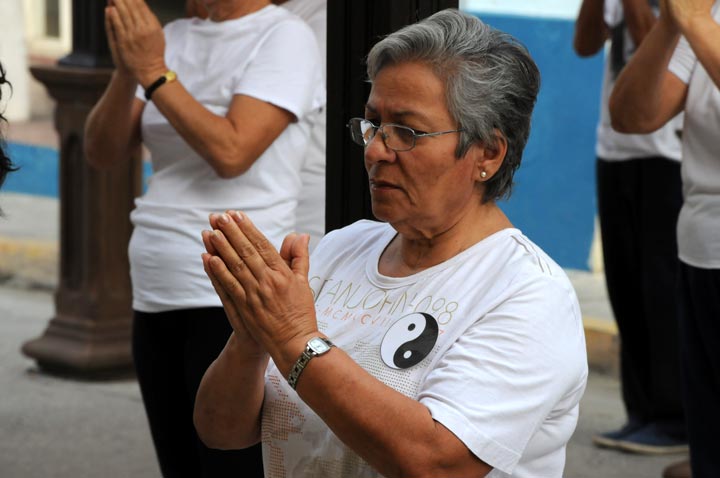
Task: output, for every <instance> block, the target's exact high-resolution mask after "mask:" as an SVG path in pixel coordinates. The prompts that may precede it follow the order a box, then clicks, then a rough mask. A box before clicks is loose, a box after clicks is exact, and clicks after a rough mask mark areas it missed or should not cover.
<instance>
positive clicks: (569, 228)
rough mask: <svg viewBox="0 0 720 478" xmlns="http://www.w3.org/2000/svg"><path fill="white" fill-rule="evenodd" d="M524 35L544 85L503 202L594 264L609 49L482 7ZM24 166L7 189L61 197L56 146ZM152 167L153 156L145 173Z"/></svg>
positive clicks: (550, 242)
mask: <svg viewBox="0 0 720 478" xmlns="http://www.w3.org/2000/svg"><path fill="white" fill-rule="evenodd" d="M476 15H477V16H478V17H480V18H482V19H483V21H485V22H486V23H488V24H490V25H492V26H494V27H496V28H498V29H500V30H504V31H507V32H508V33H510V34H512V35H514V36H515V37H517V38H518V39H519V40H520V41H522V42H523V43H524V44H525V45H526V46H527V47H528V49H529V50H530V53H531V54H532V56H533V58H535V60H536V62H537V63H538V66H539V68H540V71H541V74H542V89H541V91H540V96H539V98H538V103H537V107H536V110H535V115H534V118H533V124H532V133H531V135H530V141H529V142H528V145H527V148H526V150H525V155H524V159H523V164H522V166H521V167H520V169H519V171H518V173H517V175H516V180H515V182H516V185H515V189H514V193H513V196H512V197H511V198H510V200H508V201H507V202H503V203H502V207H503V209H504V210H505V211H506V213H507V214H508V215H509V216H510V219H511V220H512V221H513V222H514V224H515V225H516V226H517V227H519V228H520V229H522V230H523V231H524V232H525V233H526V234H527V235H528V236H529V237H530V238H531V239H532V240H533V241H535V242H536V243H537V244H538V245H540V247H542V248H543V249H545V251H547V252H548V253H549V254H550V255H551V256H552V257H553V258H554V259H555V260H556V261H557V262H558V263H559V264H560V265H561V266H563V267H566V268H573V269H588V258H589V253H590V245H591V242H592V237H593V228H594V217H595V210H596V206H595V180H594V164H595V150H594V147H595V146H594V145H595V124H596V122H597V117H598V102H599V96H600V83H601V76H602V75H601V72H602V55H598V56H596V57H594V58H591V59H579V58H578V57H577V56H576V55H575V53H574V52H573V50H572V37H573V22H572V20H568V19H553V18H530V17H522V16H512V15H501V14H483V13H476ZM9 147H10V154H11V157H12V158H13V159H14V160H15V161H16V162H17V163H18V164H19V165H20V167H21V170H20V171H19V172H17V173H15V174H11V175H10V176H9V177H8V180H7V183H6V185H5V187H4V190H6V191H12V192H20V193H26V194H37V195H41V196H49V197H57V195H58V179H57V178H58V164H57V152H56V151H55V150H52V149H49V148H42V147H35V146H27V145H20V144H10V145H9ZM149 174H150V168H149V165H147V164H146V168H145V176H146V178H147V176H149Z"/></svg>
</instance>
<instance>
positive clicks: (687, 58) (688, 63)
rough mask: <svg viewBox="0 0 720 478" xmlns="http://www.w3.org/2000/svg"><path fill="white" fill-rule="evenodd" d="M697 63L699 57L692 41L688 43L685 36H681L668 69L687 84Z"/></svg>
mask: <svg viewBox="0 0 720 478" xmlns="http://www.w3.org/2000/svg"><path fill="white" fill-rule="evenodd" d="M696 63H697V57H696V56H695V52H693V50H692V47H691V46H690V43H688V41H687V40H686V39H685V37H684V36H682V37H680V41H678V44H677V46H676V47H675V52H674V53H673V56H672V58H671V59H670V65H669V66H668V70H670V73H672V74H674V75H675V76H677V77H678V78H679V79H680V81H682V82H683V83H685V84H686V85H687V84H688V83H689V82H690V76H691V75H692V72H693V69H694V68H695V64H696Z"/></svg>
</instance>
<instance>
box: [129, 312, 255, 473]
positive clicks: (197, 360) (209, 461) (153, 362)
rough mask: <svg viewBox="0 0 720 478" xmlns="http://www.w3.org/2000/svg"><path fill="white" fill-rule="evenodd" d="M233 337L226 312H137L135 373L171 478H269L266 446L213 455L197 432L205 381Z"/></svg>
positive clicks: (162, 465)
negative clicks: (264, 455)
mask: <svg viewBox="0 0 720 478" xmlns="http://www.w3.org/2000/svg"><path fill="white" fill-rule="evenodd" d="M231 331H232V329H231V328H230V325H229V323H228V321H227V318H226V317H225V312H224V311H223V309H222V308H221V307H210V308H203V309H188V310H176V311H170V312H161V313H144V312H137V311H135V317H134V323H133V341H132V346H133V357H134V359H135V370H136V372H137V377H138V382H139V384H140V391H141V393H142V398H143V403H144V404H145V411H146V412H147V417H148V421H149V423H150V431H151V433H152V438H153V443H154V444H155V451H156V453H157V457H158V461H159V463H160V470H161V471H162V475H163V476H164V477H165V478H175V477H188V478H196V477H207V478H222V477H231V476H232V477H234V478H237V477H243V478H262V477H263V467H262V454H261V449H260V445H256V446H254V447H252V448H248V449H246V450H237V451H235V450H233V451H220V450H213V449H210V448H207V447H206V446H205V445H204V444H203V443H202V442H201V441H200V439H199V438H198V436H197V433H196V432H195V427H194V426H193V421H192V416H193V407H194V405H195V395H196V393H197V390H198V387H199V385H200V380H201V379H202V376H203V374H204V373H205V370H207V368H208V366H209V365H210V364H211V363H212V362H213V360H215V358H216V357H217V356H218V354H219V353H220V351H221V350H222V348H223V347H224V346H225V343H226V342H227V340H228V337H229V336H230V333H231Z"/></svg>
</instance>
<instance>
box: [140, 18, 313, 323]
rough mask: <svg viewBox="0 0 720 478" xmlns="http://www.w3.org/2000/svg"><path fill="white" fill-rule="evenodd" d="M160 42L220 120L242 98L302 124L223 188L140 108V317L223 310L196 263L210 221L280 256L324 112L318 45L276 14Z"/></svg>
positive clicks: (177, 28) (181, 32)
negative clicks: (261, 237)
mask: <svg viewBox="0 0 720 478" xmlns="http://www.w3.org/2000/svg"><path fill="white" fill-rule="evenodd" d="M165 37H166V43H167V49H166V52H165V61H166V62H167V65H168V67H169V68H171V69H172V70H174V71H176V72H177V74H178V80H179V81H181V82H182V84H183V85H184V86H185V88H187V89H188V91H190V93H191V94H192V95H193V97H194V98H195V99H196V100H198V101H199V102H200V103H201V104H202V105H203V106H205V107H206V108H207V109H208V110H210V111H211V112H213V113H215V114H217V115H220V116H224V115H225V114H226V113H227V110H228V107H229V105H230V102H231V101H232V98H233V96H234V95H248V96H252V97H254V98H257V99H260V100H263V101H266V102H268V103H272V104H274V105H276V106H279V107H281V108H284V109H286V110H288V111H290V112H291V113H293V114H294V115H295V117H296V118H297V119H298V121H296V122H293V123H291V124H290V126H288V127H287V128H286V129H285V131H283V133H282V134H281V135H280V136H279V137H278V138H277V139H276V140H275V141H274V142H273V143H272V144H271V145H270V147H269V148H268V149H267V150H266V151H265V152H264V153H263V154H262V155H261V156H260V157H259V158H258V159H257V160H256V162H255V163H254V164H253V165H252V167H251V168H250V169H249V170H248V171H247V172H246V173H244V174H242V175H241V176H238V177H235V178H232V179H222V178H220V177H219V176H218V175H217V174H216V173H215V171H214V170H213V169H212V168H211V167H210V165H209V164H208V163H207V162H206V161H205V160H204V159H203V158H201V157H200V156H199V155H198V154H197V153H196V152H195V151H194V150H193V149H191V148H190V147H189V146H188V145H187V143H186V142H185V141H184V140H183V138H182V137H181V136H180V135H179V134H177V132H176V131H175V130H174V128H173V127H172V126H171V125H170V124H169V123H168V121H167V120H166V119H165V117H164V116H163V115H162V114H161V113H160V112H159V111H158V110H157V108H156V107H155V105H154V103H152V102H149V103H148V104H146V106H145V109H144V112H143V116H142V138H143V142H144V144H145V145H146V146H147V147H148V149H149V150H150V152H151V155H152V164H153V170H154V173H153V175H152V177H151V178H150V183H149V185H148V190H147V192H146V193H145V195H144V196H142V197H141V198H139V199H137V200H136V205H137V207H136V209H135V210H134V211H133V212H132V214H131V220H132V222H133V224H134V226H135V229H134V231H133V236H132V239H131V241H130V249H129V254H130V265H131V277H132V283H133V308H135V309H136V310H140V311H144V312H161V311H166V310H173V309H183V308H193V307H208V306H220V305H221V304H220V300H219V299H218V297H217V294H216V293H215V291H214V290H213V288H212V285H211V284H210V281H209V280H208V278H207V277H206V276H205V273H204V271H203V267H202V261H201V260H200V254H201V253H202V252H203V251H204V247H203V244H202V240H201V237H200V232H201V231H202V230H203V229H207V228H209V226H208V214H210V213H211V212H218V211H220V212H221V211H224V210H226V209H241V210H243V211H245V212H246V213H247V214H248V216H249V217H250V218H251V219H252V220H253V222H254V223H255V224H256V225H257V226H258V227H259V228H260V229H261V230H262V231H263V232H264V233H265V234H266V235H267V236H268V238H269V239H270V240H271V241H272V242H273V244H274V245H275V246H276V247H279V246H280V244H281V242H282V239H283V237H284V236H285V235H286V234H288V233H289V232H291V231H292V230H293V229H294V227H295V209H296V206H297V201H298V195H299V194H300V186H301V181H300V169H301V166H302V162H303V152H304V151H305V149H306V147H307V141H308V136H309V131H310V122H309V120H308V117H309V116H310V115H311V113H312V112H314V111H317V110H318V109H319V108H321V107H322V106H323V105H324V102H325V91H324V85H323V80H322V73H321V69H320V58H319V53H318V49H317V44H316V41H315V38H314V36H313V34H312V32H311V31H310V29H309V28H308V26H307V25H306V24H305V23H303V22H302V21H301V20H299V19H298V18H297V17H295V16H294V15H291V14H290V13H288V12H287V11H286V10H284V9H282V8H278V7H276V6H274V5H270V6H267V7H265V8H263V9H261V10H259V11H257V12H254V13H252V14H250V15H247V16H244V17H241V18H238V19H234V20H228V21H224V22H213V21H211V20H201V19H198V18H193V19H182V20H177V21H174V22H172V23H169V24H168V25H167V26H166V27H165ZM138 97H139V98H141V99H143V97H142V89H141V88H139V89H138Z"/></svg>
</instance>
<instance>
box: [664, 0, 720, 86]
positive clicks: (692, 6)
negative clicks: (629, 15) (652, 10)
mask: <svg viewBox="0 0 720 478" xmlns="http://www.w3.org/2000/svg"><path fill="white" fill-rule="evenodd" d="M712 6H713V1H712V0H673V1H672V2H670V11H671V12H672V15H673V17H674V19H675V22H676V23H677V25H678V28H679V29H680V32H681V33H682V35H683V36H684V37H685V38H686V39H687V41H688V43H689V44H690V46H691V47H692V49H693V52H694V53H695V56H697V59H698V61H699V62H700V63H701V64H702V65H703V67H704V68H705V70H706V71H707V72H708V74H709V75H710V78H712V80H713V83H715V86H716V87H717V88H720V48H718V45H720V25H718V24H717V23H716V22H715V20H714V19H713V17H712V14H711V8H712Z"/></svg>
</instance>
